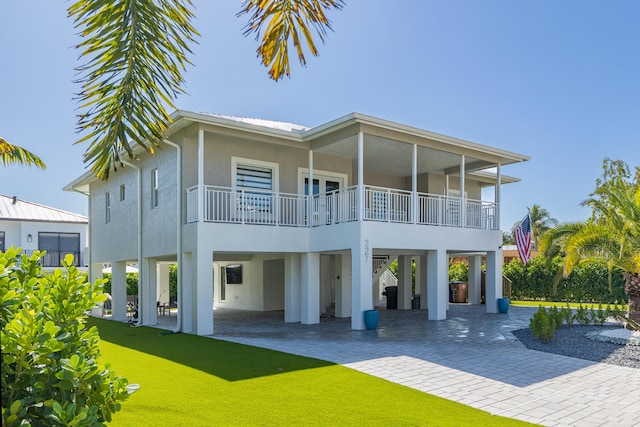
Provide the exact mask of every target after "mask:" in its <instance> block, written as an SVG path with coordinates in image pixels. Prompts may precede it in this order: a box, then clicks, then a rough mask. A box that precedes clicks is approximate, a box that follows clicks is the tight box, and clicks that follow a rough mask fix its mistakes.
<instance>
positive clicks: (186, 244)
mask: <svg viewBox="0 0 640 427" xmlns="http://www.w3.org/2000/svg"><path fill="white" fill-rule="evenodd" d="M138 148H139V147H138ZM136 156H137V157H138V159H139V160H136V161H125V167H123V168H121V169H119V170H118V172H116V173H113V174H112V176H111V178H110V179H109V181H107V182H103V181H100V180H97V179H96V178H95V177H93V176H92V175H91V174H90V173H89V172H88V173H86V174H84V175H83V176H81V177H79V178H78V179H76V180H75V181H73V182H72V183H70V184H69V185H68V186H67V187H65V190H68V191H79V192H82V193H84V194H88V196H89V216H90V218H91V222H90V234H91V241H90V249H91V250H90V254H91V255H90V256H91V260H90V261H89V262H90V265H91V271H92V273H91V274H92V277H93V278H96V277H99V274H100V271H101V269H102V267H103V264H105V263H110V264H111V266H112V269H113V276H112V296H113V318H114V319H119V320H124V319H125V318H126V295H125V293H126V292H125V280H126V277H125V276H126V274H125V269H126V265H127V264H139V265H140V272H139V274H140V286H139V290H140V295H139V296H140V301H141V303H140V315H141V321H142V323H143V324H148V325H154V324H156V323H157V317H156V316H157V311H156V304H157V303H158V302H160V303H162V302H163V301H160V299H161V297H160V296H159V292H160V291H159V289H163V286H165V287H166V285H162V283H167V281H168V280H167V277H168V264H169V263H178V306H179V316H178V326H177V329H178V330H181V331H183V332H188V333H195V334H199V335H209V334H212V333H213V332H214V325H215V316H214V310H213V308H214V307H228V308H235V309H243V310H284V321H285V322H301V323H303V324H312V323H318V322H319V321H320V318H321V315H322V314H323V313H331V314H332V315H335V316H338V317H351V327H352V328H353V329H364V320H363V313H364V311H365V310H368V309H371V308H373V306H374V304H375V303H378V302H379V289H378V286H377V285H376V286H374V285H373V283H376V284H377V283H378V278H379V275H380V274H383V272H384V271H385V270H386V267H387V265H388V264H389V262H391V261H393V260H395V259H398V261H399V266H400V268H399V277H398V308H399V309H410V308H411V297H412V285H411V261H412V259H413V260H415V261H416V263H417V264H418V267H417V268H416V270H417V276H418V277H417V279H416V282H417V286H416V288H417V289H416V292H419V293H420V295H421V298H420V304H421V308H423V309H428V318H429V319H433V320H438V319H445V318H446V314H447V308H448V295H449V290H448V277H447V276H448V259H449V257H450V256H455V255H456V254H460V253H462V254H465V256H467V257H469V261H470V264H471V273H470V280H469V282H470V283H469V288H470V289H469V291H470V297H469V300H470V302H471V303H479V302H480V266H481V258H482V256H486V259H487V273H486V279H487V283H488V285H487V304H486V307H487V311H488V312H497V303H496V299H497V298H499V297H501V292H502V291H501V277H502V273H501V272H502V254H501V250H500V247H501V245H502V232H501V230H500V188H501V184H505V183H511V182H517V181H519V180H518V179H516V178H512V177H508V176H505V175H503V174H502V168H503V167H504V166H505V165H509V164H513V163H518V162H523V161H526V160H528V159H529V158H528V157H527V156H525V155H521V154H516V153H512V152H509V151H505V150H501V149H498V148H493V147H489V146H485V145H480V144H477V143H473V142H469V141H464V140H461V139H457V138H453V137H450V136H445V135H440V134H436V133H432V132H428V131H425V130H422V129H417V128H413V127H410V126H406V125H402V124H398V123H394V122H390V121H387V120H382V119H378V118H375V117H370V116H366V115H362V114H357V113H353V114H349V115H347V116H344V117H341V118H339V119H336V120H333V121H331V122H329V123H326V124H323V125H320V126H317V127H314V128H307V127H304V126H299V125H294V124H290V123H283V122H273V121H267V120H257V119H245V118H238V117H230V116H223V115H215V114H202V113H194V112H188V111H177V112H175V113H174V114H173V124H172V125H171V128H170V131H169V133H168V138H167V140H166V141H165V143H164V144H162V146H161V147H158V149H156V150H155V155H153V156H151V155H149V154H148V153H146V152H145V151H144V150H142V149H138V150H137V151H136ZM309 183H311V185H309ZM485 187H491V191H490V193H492V194H495V196H493V195H492V196H491V197H492V200H482V189H483V188H485ZM159 284H160V285H159Z"/></svg>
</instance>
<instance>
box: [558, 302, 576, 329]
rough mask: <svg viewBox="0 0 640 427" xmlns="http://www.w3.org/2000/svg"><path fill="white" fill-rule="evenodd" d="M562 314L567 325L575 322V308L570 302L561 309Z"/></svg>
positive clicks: (563, 321)
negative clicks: (572, 307) (573, 308)
mask: <svg viewBox="0 0 640 427" xmlns="http://www.w3.org/2000/svg"><path fill="white" fill-rule="evenodd" d="M560 316H561V317H562V323H564V324H565V325H571V324H572V323H573V310H572V309H571V306H570V305H569V303H567V306H566V307H562V308H561V309H560Z"/></svg>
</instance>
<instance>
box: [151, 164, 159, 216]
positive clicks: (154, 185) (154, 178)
mask: <svg viewBox="0 0 640 427" xmlns="http://www.w3.org/2000/svg"><path fill="white" fill-rule="evenodd" d="M157 207H158V169H154V170H152V171H151V209H153V208H157Z"/></svg>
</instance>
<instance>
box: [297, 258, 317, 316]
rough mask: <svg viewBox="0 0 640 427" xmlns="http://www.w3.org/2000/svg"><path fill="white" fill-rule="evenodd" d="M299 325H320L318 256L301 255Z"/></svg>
mask: <svg viewBox="0 0 640 427" xmlns="http://www.w3.org/2000/svg"><path fill="white" fill-rule="evenodd" d="M301 264H302V290H301V301H302V304H301V305H302V312H301V323H302V324H304V325H312V324H315V323H320V254H319V253H314V252H307V253H304V254H302V263H301Z"/></svg>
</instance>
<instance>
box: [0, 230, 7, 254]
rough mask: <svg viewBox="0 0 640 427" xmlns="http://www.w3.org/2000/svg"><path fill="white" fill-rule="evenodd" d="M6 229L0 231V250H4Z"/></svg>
mask: <svg viewBox="0 0 640 427" xmlns="http://www.w3.org/2000/svg"><path fill="white" fill-rule="evenodd" d="M5 250H6V249H5V248H4V231H0V251H2V252H4V251H5Z"/></svg>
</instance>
